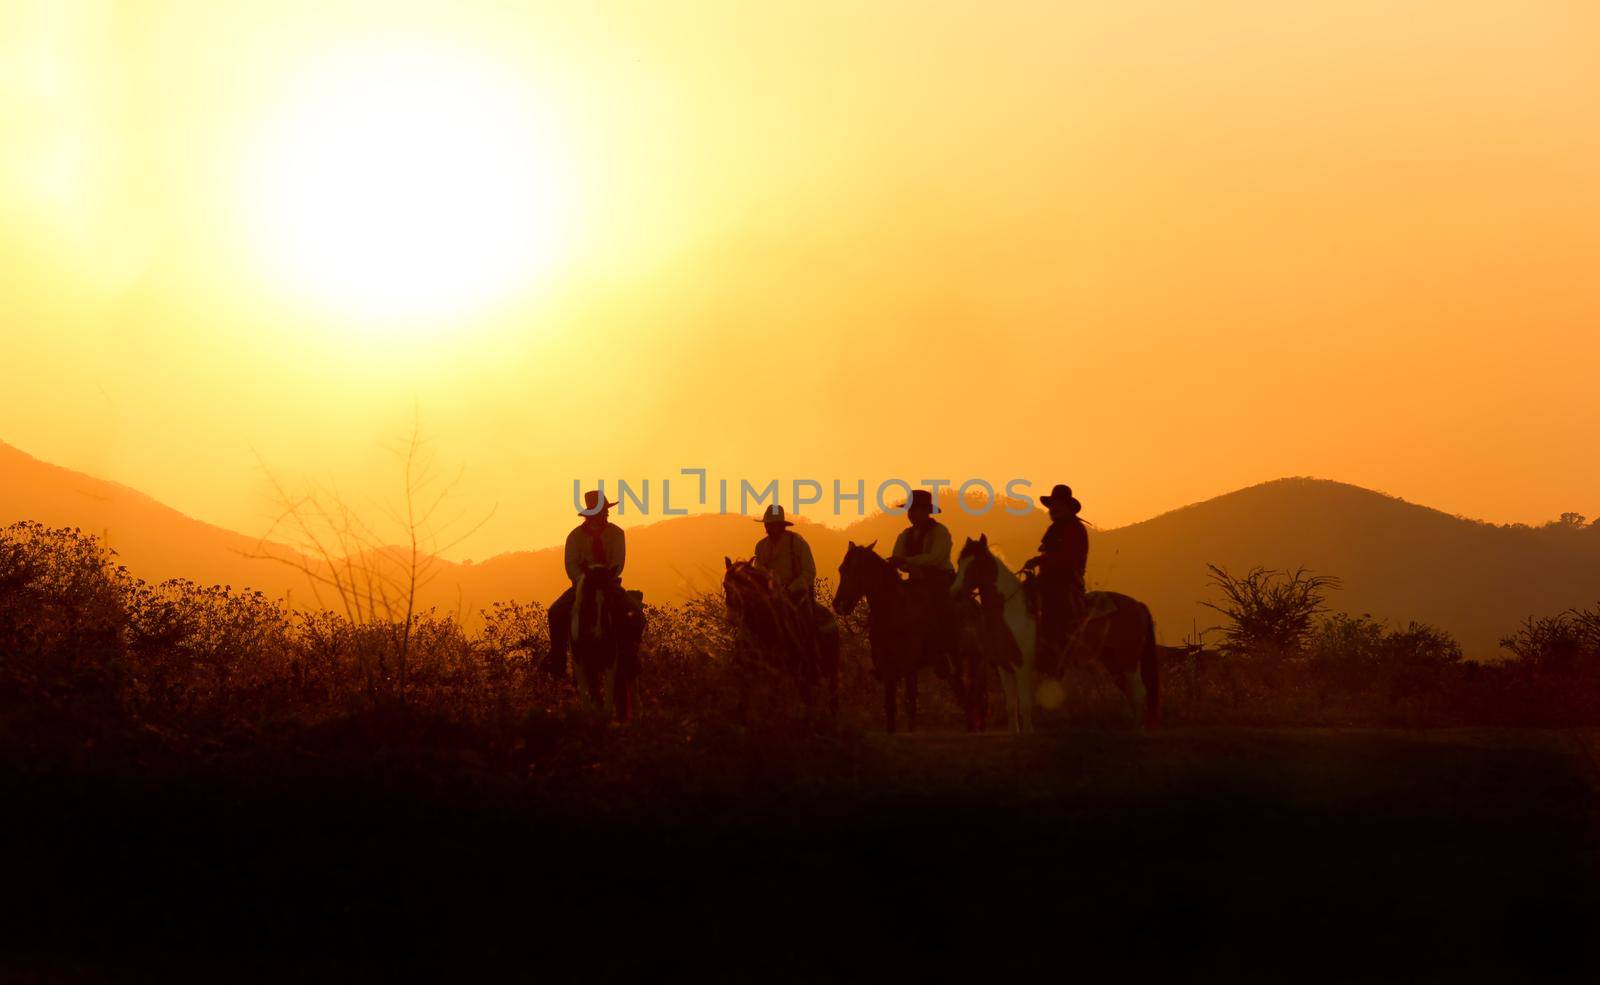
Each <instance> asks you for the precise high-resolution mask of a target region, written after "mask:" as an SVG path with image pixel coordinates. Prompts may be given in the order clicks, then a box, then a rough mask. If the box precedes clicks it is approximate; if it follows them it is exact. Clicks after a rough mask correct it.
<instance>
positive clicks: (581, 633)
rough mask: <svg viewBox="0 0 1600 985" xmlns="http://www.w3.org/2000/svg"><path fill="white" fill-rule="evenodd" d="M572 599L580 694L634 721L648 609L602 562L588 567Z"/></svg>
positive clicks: (574, 659) (574, 660) (609, 714)
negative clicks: (641, 650) (640, 657)
mask: <svg viewBox="0 0 1600 985" xmlns="http://www.w3.org/2000/svg"><path fill="white" fill-rule="evenodd" d="M574 591H575V597H574V599H573V602H572V669H573V673H574V675H575V676H576V679H577V685H578V693H579V694H581V695H583V696H584V698H585V699H586V700H587V701H588V703H589V706H590V707H591V708H595V709H597V710H598V709H600V708H604V709H605V713H606V717H608V718H612V717H614V718H615V719H616V720H617V721H620V722H628V721H632V720H633V714H634V711H635V710H636V705H637V704H638V678H639V641H640V638H641V637H642V636H643V635H644V609H643V607H642V606H641V605H640V604H639V603H640V598H642V596H640V594H639V593H638V592H628V591H624V590H623V588H622V582H621V580H620V579H619V578H618V577H617V573H616V572H615V571H613V570H611V568H609V567H607V566H606V565H603V564H592V565H589V566H588V567H587V568H585V569H584V571H583V573H582V574H581V575H579V577H578V584H577V585H576V586H575V589H574Z"/></svg>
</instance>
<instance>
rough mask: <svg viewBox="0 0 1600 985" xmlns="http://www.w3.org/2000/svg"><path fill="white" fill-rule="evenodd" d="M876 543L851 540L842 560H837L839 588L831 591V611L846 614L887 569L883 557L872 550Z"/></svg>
mask: <svg viewBox="0 0 1600 985" xmlns="http://www.w3.org/2000/svg"><path fill="white" fill-rule="evenodd" d="M877 543H878V542H877V541H873V542H872V543H871V544H857V543H856V542H855V541H853V540H852V541H850V546H849V547H847V548H846V549H845V552H844V560H843V561H840V562H839V590H838V591H836V592H834V593H833V611H834V612H836V613H838V614H839V615H841V616H843V615H848V614H849V613H850V611H851V610H852V609H854V608H855V607H856V605H857V604H858V603H859V602H860V601H861V599H862V598H863V597H865V596H866V595H867V593H868V592H870V591H871V590H872V587H873V586H874V585H876V584H877V583H878V582H879V580H881V578H882V573H883V572H884V571H887V570H888V566H887V564H886V563H885V562H884V560H883V558H881V557H879V556H878V554H877V552H876V551H874V550H873V547H875V546H876V545H877Z"/></svg>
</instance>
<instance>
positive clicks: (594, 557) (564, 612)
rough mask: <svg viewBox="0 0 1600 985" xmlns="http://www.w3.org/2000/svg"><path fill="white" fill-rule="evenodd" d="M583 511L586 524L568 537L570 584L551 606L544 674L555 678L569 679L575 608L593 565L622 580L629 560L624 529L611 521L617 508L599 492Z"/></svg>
mask: <svg viewBox="0 0 1600 985" xmlns="http://www.w3.org/2000/svg"><path fill="white" fill-rule="evenodd" d="M583 505H584V508H583V509H582V510H580V511H579V512H578V515H579V516H581V517H583V522H582V523H580V524H578V525H577V526H576V527H574V528H573V530H572V532H571V533H569V534H567V547H566V568H567V581H569V582H571V585H569V586H568V588H567V590H566V591H564V592H562V593H561V597H560V598H558V599H556V600H555V601H554V602H552V603H550V610H549V622H550V656H549V657H548V658H547V659H546V661H545V670H546V671H547V672H548V673H549V674H550V676H552V677H557V678H559V677H565V676H566V675H567V643H568V641H569V640H570V639H571V637H572V605H573V602H574V601H575V599H576V591H577V587H578V582H579V581H580V580H581V579H582V577H583V573H584V572H585V571H586V570H587V569H588V567H589V566H590V565H601V566H603V567H607V568H610V569H611V570H612V572H613V573H615V574H616V576H617V577H618V578H619V579H620V578H621V577H622V565H623V562H624V560H625V559H626V557H627V538H626V537H625V536H624V535H623V533H622V528H621V527H619V526H617V525H616V524H614V523H612V522H611V520H610V516H611V507H613V506H615V505H617V504H616V503H613V502H610V501H608V500H606V499H604V498H603V497H602V496H601V495H600V493H599V492H598V491H595V490H590V491H589V492H586V493H584V494H583Z"/></svg>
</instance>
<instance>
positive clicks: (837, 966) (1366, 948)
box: [0, 729, 1600, 982]
mask: <svg viewBox="0 0 1600 985" xmlns="http://www.w3.org/2000/svg"><path fill="white" fill-rule="evenodd" d="M428 741H429V740H428V736H427V735H426V734H415V735H412V736H411V737H410V744H409V745H408V744H406V743H399V744H397V745H396V746H395V747H394V748H393V749H390V750H388V751H387V752H385V753H384V754H383V755H381V756H379V757H376V758H374V757H372V756H370V755H367V754H365V753H363V755H362V757H361V758H359V759H353V758H351V759H341V758H340V757H339V756H337V755H336V754H335V755H321V754H312V753H306V754H304V755H299V756H296V757H293V758H284V757H275V758H269V759H263V760H261V761H259V762H254V763H248V764H245V763H240V762H237V761H234V762H230V763H229V764H228V766H227V768H226V769H214V770H211V771H209V772H201V773H195V772H192V771H190V772H184V773H175V772H162V771H152V772H150V773H146V774H140V773H132V774H130V773H129V772H128V771H126V770H119V771H111V772H102V773H95V772H63V771H61V770H52V771H50V772H49V773H46V774H44V775H38V774H27V775H21V774H19V773H18V772H17V771H15V770H13V771H11V773H10V774H9V775H8V776H7V778H6V780H5V786H4V788H3V789H0V794H3V797H4V803H5V805H6V806H5V821H4V830H3V839H4V840H3V852H4V857H3V858H0V871H3V872H4V876H3V882H4V887H5V888H4V892H3V899H4V907H5V911H4V914H3V921H0V934H3V946H4V952H5V954H6V955H7V957H6V959H5V962H4V967H5V969H6V970H7V972H8V973H9V975H10V977H9V978H7V979H5V980H15V981H122V980H149V981H167V980H172V979H174V978H184V979H190V978H198V977H204V978H207V979H212V980H218V981H233V980H239V979H241V978H242V979H288V978H293V979H303V978H308V977H315V978H326V979H337V980H346V981H357V980H366V979H370V978H374V977H386V978H448V979H454V980H499V979H501V978H506V977H510V978H516V979H524V980H529V981H567V980H573V981H577V980H608V979H609V980H616V979H624V978H627V979H639V978H658V977H669V976H670V977H682V976H690V975H693V976H696V977H701V978H706V979H716V980H740V981H826V980H838V979H867V980H877V981H907V980H915V981H945V980H950V979H954V978H958V977H959V978H964V979H969V980H999V979H1000V977H1001V976H1010V975H1014V974H1017V973H1022V974H1026V975H1028V976H1029V977H1030V978H1038V979H1041V980H1062V981H1070V980H1083V978H1084V976H1085V975H1090V974H1093V975H1096V976H1101V975H1112V976H1115V977H1116V979H1117V980H1120V981H1145V980H1154V979H1156V978H1157V976H1158V975H1159V976H1161V977H1162V978H1163V979H1165V978H1168V977H1169V976H1174V975H1175V976H1176V979H1174V980H1177V979H1182V980H1192V979H1196V978H1198V979H1207V980H1225V981H1234V980H1239V979H1252V980H1269V981H1285V982H1292V981H1324V980H1343V981H1375V980H1409V981H1418V980H1420V981H1441V982H1459V981H1521V980H1530V979H1562V980H1573V981H1585V980H1591V981H1592V980H1595V979H1594V975H1595V973H1596V972H1597V970H1600V946H1597V944H1596V937H1597V935H1596V933H1595V930H1596V928H1597V926H1600V924H1597V923H1596V917H1597V916H1600V854H1597V846H1600V841H1597V834H1600V824H1597V820H1600V813H1597V809H1600V798H1597V790H1600V733H1597V732H1595V731H1535V730H1505V731H1433V732H1399V731H1364V730H1363V731H1356V730H1351V731H1342V730H1313V729H1305V730H1273V731H1255V730H1192V731H1186V730H1176V731H1171V732H1166V733H1163V734H1159V735H1156V736H1154V737H1150V738H1138V737H1134V736H1131V735H1119V734H1106V733H1101V732H1091V731H1069V732H1062V733H1056V734H1042V735H1036V736H1032V737H1028V738H1017V737H1012V736H1006V735H995V734H991V735H981V736H966V735H957V734H923V735H915V736H902V737H884V736H864V737H856V738H854V739H844V740H838V739H832V740H822V739H813V740H806V741H800V740H793V741H788V742H780V741H776V740H770V739H768V740H758V739H756V738H752V737H741V736H740V735H738V734H733V733H730V734H728V735H725V736H722V737H721V738H720V739H718V740H717V741H716V742H715V743H713V744H711V745H709V746H708V747H707V748H704V749H701V750H699V751H697V752H695V753H694V754H692V755H690V756H687V757H685V756H684V755H681V754H679V753H676V752H675V753H673V755H672V756H671V758H670V759H669V758H667V757H666V756H664V755H657V754H656V753H655V752H653V751H652V749H651V745H652V744H653V741H652V739H651V738H650V737H649V736H646V735H642V734H635V735H633V736H631V737H626V738H623V739H620V740H619V739H615V738H612V739H607V740H605V741H606V742H609V743H611V746H610V747H609V748H610V750H611V751H610V754H609V755H608V758H607V759H606V761H604V762H595V763H590V764H586V763H583V762H578V761H574V762H573V763H571V764H570V767H571V768H569V769H566V770H564V771H563V772H562V773H561V777H562V778H561V779H560V781H559V782H547V781H541V782H539V783H538V784H537V785H534V784H531V783H530V784H527V785H519V784H518V783H517V782H515V781H513V780H508V779H506V778H505V777H504V776H503V775H501V776H496V775H495V774H494V773H493V771H488V770H485V771H481V772H480V773H479V774H473V775H477V777H478V778H477V779H469V774H472V771H471V770H470V769H469V770H462V769H460V768H458V765H456V764H451V765H448V767H447V766H444V765H441V764H439V763H431V762H429V761H428V760H427V756H426V753H425V752H421V751H419V750H424V749H425V748H426V747H427V745H428ZM329 745H330V746H337V745H338V737H337V736H333V737H331V738H330V740H329ZM243 766H248V768H247V769H241V767H243ZM155 777H159V778H155Z"/></svg>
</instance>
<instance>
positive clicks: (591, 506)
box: [578, 489, 617, 516]
mask: <svg viewBox="0 0 1600 985" xmlns="http://www.w3.org/2000/svg"><path fill="white" fill-rule="evenodd" d="M602 502H603V503H605V504H606V505H605V506H604V509H608V510H609V509H611V507H613V506H615V505H617V504H616V503H613V502H611V501H610V500H609V499H604V500H603V499H601V498H600V490H598V489H591V490H589V491H588V492H586V493H584V494H583V509H581V510H579V511H578V515H579V516H595V515H596V514H598V513H599V512H600V510H601V509H602V507H601V506H600V504H601V503H602Z"/></svg>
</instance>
